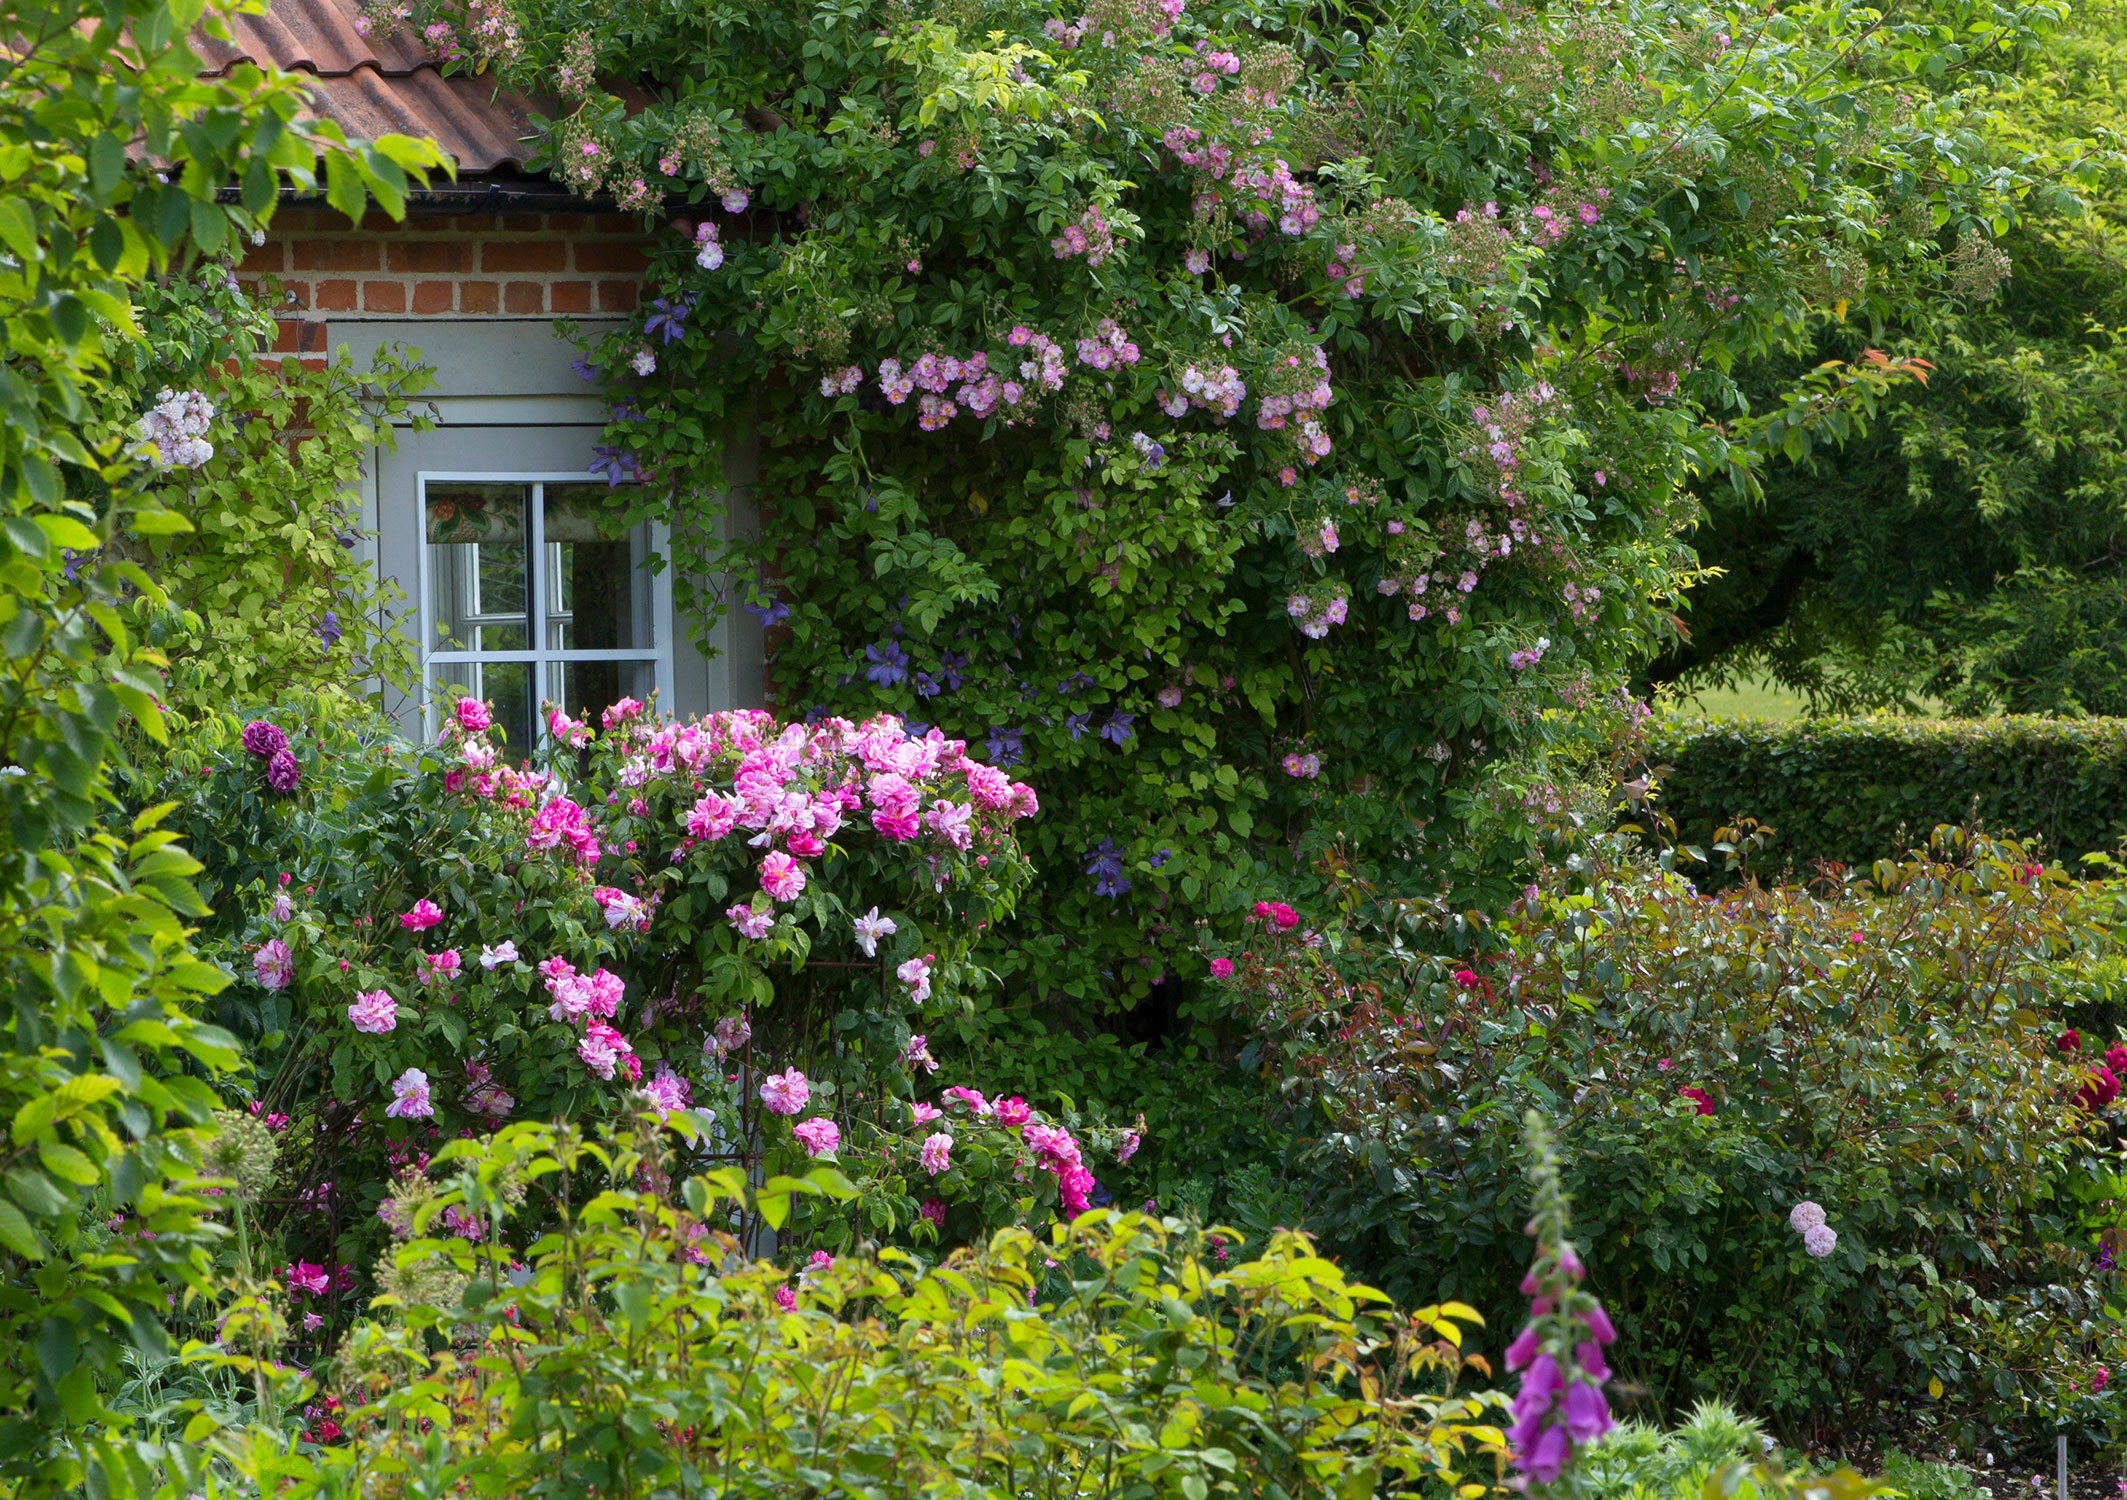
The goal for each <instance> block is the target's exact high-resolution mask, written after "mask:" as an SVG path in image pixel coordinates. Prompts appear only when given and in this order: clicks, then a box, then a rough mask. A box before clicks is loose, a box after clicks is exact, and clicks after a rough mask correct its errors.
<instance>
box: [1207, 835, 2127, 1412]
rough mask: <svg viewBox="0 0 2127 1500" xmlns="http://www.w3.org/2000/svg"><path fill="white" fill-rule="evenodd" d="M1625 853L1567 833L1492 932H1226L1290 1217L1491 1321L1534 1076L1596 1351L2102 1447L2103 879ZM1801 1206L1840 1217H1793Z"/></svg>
mask: <svg viewBox="0 0 2127 1500" xmlns="http://www.w3.org/2000/svg"><path fill="white" fill-rule="evenodd" d="M1636 850H1637V846H1636V845H1635V844H1631V843H1628V842H1626V841H1624V840H1622V839H1619V840H1615V841H1612V840H1609V839H1607V838H1606V839H1604V840H1598V841H1596V842H1595V843H1594V844H1592V845H1590V846H1588V847H1586V848H1584V849H1583V850H1582V851H1581V852H1579V853H1578V854H1577V855H1576V856H1575V859H1574V865H1575V867H1576V869H1577V870H1578V871H1579V872H1580V873H1578V874H1575V873H1572V872H1569V871H1566V870H1557V871H1554V872H1552V873H1550V874H1548V875H1547V876H1546V877H1545V878H1543V879H1542V880H1540V881H1539V882H1538V884H1537V886H1536V887H1535V889H1534V890H1533V892H1532V893H1531V894H1530V895H1529V896H1528V897H1527V898H1526V899H1525V902H1524V903H1521V904H1519V905H1518V907H1517V909H1515V910H1514V911H1512V912H1510V913H1509V914H1507V915H1505V916H1503V917H1502V918H1501V919H1500V920H1499V921H1498V922H1497V923H1496V925H1493V926H1491V927H1490V928H1489V929H1488V930H1487V931H1485V932H1484V934H1483V936H1482V939H1481V941H1480V938H1479V934H1478V931H1477V928H1476V925H1475V924H1473V923H1470V922H1468V921H1466V920H1465V921H1460V922H1449V923H1447V924H1445V926H1444V927H1443V926H1441V925H1438V924H1437V923H1435V922H1433V921H1430V920H1429V921H1427V922H1425V923H1418V922H1416V921H1415V920H1414V918H1415V916H1416V915H1417V914H1416V913H1412V912H1405V913H1402V914H1399V916H1398V925H1397V926H1396V927H1395V928H1391V929H1386V930H1383V929H1381V928H1378V927H1377V926H1376V925H1375V924H1374V923H1373V922H1372V921H1361V920H1357V919H1355V920H1354V921H1352V922H1350V923H1347V924H1343V925H1341V926H1340V927H1338V928H1336V929H1333V930H1331V931H1330V932H1328V933H1326V934H1324V935H1323V940H1322V942H1321V944H1320V946H1318V947H1317V946H1309V945H1308V943H1307V942H1305V941H1304V940H1303V934H1302V933H1301V931H1300V930H1299V929H1298V928H1294V929H1291V930H1289V931H1285V932H1282V933H1281V932H1279V931H1278V930H1277V929H1276V927H1275V924H1274V923H1270V924H1266V926H1265V928H1264V929H1263V930H1261V931H1259V932H1257V933H1255V934H1253V935H1252V936H1251V937H1250V938H1249V940H1248V945H1247V947H1246V948H1245V949H1244V950H1242V951H1241V952H1239V953H1236V954H1235V955H1234V957H1235V960H1236V961H1237V964H1238V969H1237V973H1236V976H1235V979H1234V983H1235V985H1236V987H1237V988H1238V990H1239V992H1240V993H1241V995H1242V996H1244V997H1245V999H1246V1001H1247V1004H1248V1011H1249V1014H1251V1015H1253V1016H1256V1017H1258V1018H1260V1020H1261V1022H1262V1023H1263V1025H1264V1026H1265V1027H1266V1028H1267V1032H1268V1034H1267V1036H1266V1045H1265V1050H1266V1052H1267V1053H1269V1054H1270V1056H1271V1057H1272V1059H1273V1061H1274V1062H1275V1064H1276V1066H1277V1069H1278V1072H1279V1075H1280V1077H1281V1080H1282V1086H1283V1087H1284V1089H1285V1090H1286V1091H1287V1093H1288V1095H1289V1096H1290V1097H1291V1098H1292V1099H1293V1101H1294V1107H1295V1125H1296V1127H1297V1128H1298V1129H1300V1130H1302V1131H1304V1132H1305V1139H1304V1140H1303V1143H1302V1144H1301V1146H1300V1147H1299V1148H1298V1150H1297V1151H1296V1154H1295V1157H1294V1160H1293V1163H1292V1171H1293V1172H1294V1174H1295V1175H1296V1176H1297V1177H1298V1178H1300V1179H1301V1180H1302V1181H1304V1182H1307V1183H1309V1184H1310V1189H1311V1210H1312V1212H1311V1214H1310V1218H1309V1223H1310V1227H1312V1228H1314V1229H1315V1230H1316V1231H1317V1232H1319V1233H1320V1234H1321V1235H1322V1236H1323V1237H1324V1240H1325V1243H1326V1244H1328V1245H1329V1246H1331V1247H1332V1248H1335V1249H1337V1250H1339V1251H1341V1252H1343V1253H1345V1254H1347V1255H1349V1256H1350V1257H1351V1258H1352V1260H1353V1261H1354V1262H1355V1263H1356V1264H1359V1265H1363V1266H1366V1267H1367V1268H1368V1270H1369V1274H1370V1275H1372V1276H1373V1277H1375V1278H1376V1279H1378V1280H1380V1282H1381V1284H1382V1285H1383V1286H1384V1287H1386V1288H1387V1289H1388V1290H1390V1291H1391V1292H1392V1293H1394V1292H1396V1291H1398V1289H1400V1288H1409V1287H1412V1286H1426V1287H1429V1288H1432V1287H1437V1288H1438V1289H1439V1293H1440V1294H1446V1295H1450V1296H1458V1297H1462V1298H1464V1299H1465V1300H1467V1301H1469V1302H1471V1303H1472V1304H1474V1305H1475V1306H1477V1307H1479V1308H1480V1309H1482V1310H1485V1311H1487V1313H1488V1314H1492V1315H1494V1316H1497V1315H1498V1310H1500V1309H1503V1308H1505V1307H1509V1306H1511V1304H1512V1302H1513V1300H1514V1291H1513V1288H1514V1285H1515V1282H1516V1279H1517V1278H1518V1277H1519V1275H1520V1273H1521V1257H1520V1252H1519V1249H1518V1241H1519V1239H1520V1235H1519V1229H1520V1221H1521V1217H1522V1216H1521V1213H1520V1210H1519V1204H1518V1202H1517V1194H1516V1191H1515V1179H1516V1176H1517V1175H1518V1174H1517V1168H1518V1161H1517V1153H1516V1151H1515V1140H1514V1126H1513V1122H1514V1120H1515V1118H1516V1116H1517V1115H1518V1114H1519V1113H1520V1112H1521V1111H1522V1110H1524V1109H1525V1108H1529V1107H1536V1108H1541V1109H1544V1110H1546V1111H1549V1112H1551V1113H1552V1115H1553V1116H1554V1118H1555V1119H1556V1120H1557V1129H1558V1133H1559V1137H1560V1140H1561V1143H1562V1145H1563V1146H1564V1148H1565V1149H1566V1150H1567V1152H1568V1153H1569V1156H1568V1182H1569V1185H1570V1186H1571V1187H1572V1188H1573V1189H1574V1195H1575V1200H1576V1203H1577V1204H1578V1205H1579V1212H1578V1215H1577V1224H1578V1227H1579V1228H1580V1230H1581V1232H1582V1235H1583V1237H1584V1243H1585V1246H1586V1249H1585V1252H1584V1256H1585V1259H1586V1262H1587V1265H1588V1268H1589V1275H1590V1279H1591V1284H1592V1285H1594V1286H1596V1287H1599V1288H1600V1289H1601V1292H1602V1296H1603V1301H1604V1305H1605V1306H1606V1307H1607V1308H1608V1309H1609V1311H1610V1313H1611V1316H1612V1318H1613V1319H1614V1320H1615V1322H1616V1324H1617V1327H1618V1330H1619V1333H1620V1339H1619V1342H1618V1344H1617V1345H1616V1346H1615V1347H1614V1348H1613V1350H1612V1351H1610V1357H1611V1362H1612V1364H1613V1366H1614V1367H1615V1369H1616V1370H1617V1373H1618V1376H1619V1380H1620V1382H1621V1384H1622V1385H1624V1386H1625V1387H1628V1388H1629V1387H1631V1386H1638V1387H1640V1388H1641V1389H1643V1390H1644V1391H1645V1392H1646V1394H1647V1398H1648V1399H1649V1400H1650V1401H1651V1402H1652V1403H1653V1409H1654V1410H1655V1411H1656V1412H1657V1413H1661V1412H1668V1411H1672V1410H1674V1409H1676V1408H1677V1407H1679V1406H1681V1405H1683V1404H1686V1403H1688V1402H1690V1401H1692V1400H1694V1399H1697V1398H1699V1397H1703V1396H1720V1397H1722V1398H1723V1399H1727V1400H1730V1401H1733V1402H1735V1403H1736V1404H1737V1405H1738V1406H1740V1407H1742V1408H1743V1409H1746V1410H1749V1411H1753V1412H1757V1413H1761V1414H1764V1415H1766V1416H1767V1417H1769V1418H1773V1419H1775V1420H1778V1421H1781V1422H1785V1421H1788V1420H1791V1419H1799V1418H1801V1417H1802V1415H1803V1414H1804V1413H1808V1414H1810V1420H1811V1421H1812V1423H1815V1424H1823V1425H1824V1426H1826V1427H1832V1428H1837V1427H1838V1426H1841V1425H1845V1424H1851V1427H1850V1430H1857V1431H1869V1430H1873V1429H1874V1426H1875V1424H1876V1423H1877V1422H1878V1421H1879V1420H1880V1414H1881V1413H1884V1412H1887V1411H1888V1412H1896V1413H1901V1414H1903V1415H1904V1418H1905V1420H1906V1421H1908V1422H1910V1423H1912V1424H1913V1425H1915V1426H1917V1427H1921V1428H1923V1429H1927V1428H1932V1429H1934V1430H1935V1431H1936V1432H1938V1433H1941V1434H1942V1435H1944V1436H1947V1437H1948V1438H1949V1440H1950V1441H1952V1442H1955V1443H1956V1444H1957V1445H1958V1446H1960V1447H1966V1448H1969V1447H1971V1446H1972V1445H1973V1443H1974V1442H1975V1441H1977V1440H1979V1439H1980V1438H1984V1439H1985V1440H1986V1441H1987V1442H1988V1443H1990V1444H1992V1445H1994V1446H1997V1447H1999V1448H2000V1449H2001V1450H2002V1451H2012V1450H2014V1449H2015V1448H2017V1447H2019V1446H2021V1445H2023V1444H2024V1443H2025V1442H2027V1441H2028V1440H2029V1434H2032V1433H2034V1432H2040V1433H2042V1432H2044V1431H2050V1430H2051V1428H2050V1427H2049V1426H2048V1425H2047V1424H2050V1423H2055V1422H2058V1423H2061V1424H2063V1425H2065V1426H2066V1427H2067V1428H2069V1429H2070V1430H2071V1431H2073V1432H2074V1433H2075V1434H2076V1435H2077V1436H2076V1440H2077V1442H2078V1443H2079V1444H2080V1443H2086V1442H2087V1443H2099V1444H2102V1443H2110V1442H2112V1441H2116V1437H2117V1432H2118V1427H2117V1420H2118V1419H2117V1417H2116V1416H2115V1414H2114V1408H2113V1405H2112V1397H2111V1395H2110V1394H2109V1393H2104V1394H2093V1393H2092V1390H2091V1379H2092V1374H2093V1371H2094V1367H2095V1366H2096V1365H2097V1364H2105V1365H2108V1366H2109V1365H2116V1364H2117V1362H2118V1358H2119V1356H2120V1354H2121V1353H2122V1351H2123V1350H2127V1329H2123V1328H2122V1326H2121V1325H2120V1323H2119V1321H2118V1314H2117V1309H2118V1307H2119V1306H2120V1301H2119V1294H2118V1292H2117V1290H2116V1289H2115V1287H2116V1277H2117V1273H2116V1271H2114V1270H2113V1269H2112V1261H2111V1258H2110V1254H2109V1252H2108V1253H2107V1254H2106V1255H2105V1256H2102V1257H2101V1256H2100V1245H2099V1236H2100V1234H2101V1233H2103V1232H2105V1231H2109V1230H2112V1229H2114V1228H2115V1227H2116V1226H2117V1225H2118V1221H2119V1214H2120V1203H2119V1200H2118V1198H2117V1195H2116V1184H2117V1178H2116V1176H2115V1175H2114V1173H2115V1168H2114V1165H2113V1164H2114V1163H2115V1162H2116V1161H2117V1144H2116V1139H2117V1138H2116V1135H2115V1124H2114V1121H2113V1119H2112V1117H2111V1116H2110V1114H2109V1113H2107V1110H2108V1109H2109V1106H2110V1100H2109V1099H2104V1098H2101V1097H2098V1096H2097V1095H2095V1094H2093V1093H2092V1092H2091V1090H2092V1089H2093V1088H2095V1085H2094V1084H2092V1082H2091V1080H2093V1079H2097V1078H2098V1076H2099V1075H2097V1074H2096V1073H2095V1072H2094V1071H2093V1067H2094V1062H2095V1051H2096V1050H2099V1049H2101V1048H2102V1046H2103V1044H2102V1042H2097V1041H2094V1040H2093V1041H2086V1042H2084V1043H2082V1049H2083V1050H2082V1051H2080V1052H2078V1051H2075V1050H2063V1048H2062V1047H2061V1046H2058V1045H2057V1044H2056V1033H2058V1032H2060V1030H2061V1025H2060V1022H2059V1021H2058V1019H2056V1018H2057V1016H2058V1014H2059V1012H2060V1008H2061V1007H2062V1006H2063V1005H2064V1004H2067V1003H2075V1002H2080V1001H2081V999H2082V998H2083V991H2082V989H2081V987H2080V985H2079V983H2078V982H2077V980H2076V979H2075V977H2074V971H2075V969H2076V967H2077V966H2078V965H2079V964H2081V963H2082V962H2083V960H2084V959H2085V958H2086V957H2090V956H2095V955H2099V954H2101V953H2103V952H2104V951H2106V950H2108V949H2109V947H2110V937H2109V935H2108V934H2107V933H2106V932H2105V931H2104V930H2102V929H2101V927H2100V925H2099V919H2100V918H2101V917H2106V916H2109V908H2108V907H2107V906H2105V905H2101V904H2093V903H2092V902H2091V900H2090V898H2089V897H2088V896H2087V895H2086V893H2085V892H2084V891H2083V889H2082V888H2081V887H2080V885H2079V884H2078V883H2077V882H2074V881H2070V880H2068V879H2067V878H2065V877H2064V876H2062V875H2061V874H2060V873H2059V871H2058V870H2054V871H2050V872H2039V871H2038V867H2037V866H2035V865H2033V864H2031V863H2030V858H2029V855H2028V854H2027V853H2025V852H2024V851H2023V850H2021V849H2020V848H2017V847H2015V846H1999V847H1998V846H1994V845H1989V844H1984V843H1980V844H1975V845H1974V846H1973V847H1971V848H1970V849H1969V850H1966V849H1964V848H1963V847H1962V846H1961V841H1960V840H1959V839H1957V838H1955V837H1950V836H1948V835H1946V837H1945V842H1944V843H1943V844H1942V845H1941V846H1939V847H1938V848H1937V849H1936V850H1935V851H1934V852H1933V853H1932V854H1928V855H1916V856H1915V857H1913V858H1912V859H1911V860H1909V861H1908V862H1906V863H1903V864H1884V865H1879V866H1878V867H1877V870H1876V873H1875V878H1874V881H1875V883H1874V885H1873V886H1868V885H1854V886H1848V887H1843V888H1837V889H1835V890H1834V891H1833V892H1832V893H1831V894H1829V895H1827V896H1823V897H1819V896H1813V895H1811V894H1809V893H1808V892H1807V891H1804V890H1801V889H1796V888H1783V889H1777V890H1767V889H1763V888H1761V887H1759V886H1757V885H1755V884H1749V885H1745V886H1744V887H1742V888H1741V889H1739V890H1735V891H1732V892H1730V893H1727V894H1725V895H1723V896H1720V897H1717V898H1714V897H1708V896H1705V895H1703V894H1701V893H1700V892H1698V891H1696V890H1694V889H1692V888H1691V887H1690V885H1689V884H1688V883H1686V882H1685V881H1683V880H1681V879H1680V878H1678V877H1675V876H1672V875H1667V874H1663V873H1661V872H1659V871H1648V870H1646V869H1644V868H1636V867H1634V866H1633V865H1630V864H1617V863H1613V862H1612V861H1614V860H1616V859H1617V858H1618V857H1619V856H1620V854H1622V853H1628V852H1629V853H1631V856H1632V858H1634V859H1638V858H1641V857H1642V856H1640V855H1639V854H1637V852H1636ZM1458 932H1459V934H1460V936H1459V938H1458ZM1397 933H1400V935H1401V937H1402V938H1403V941H1402V942H1400V943H1392V942H1391V941H1390V938H1391V936H1392V935H1395V934H1397ZM1458 948H1460V949H1461V950H1462V951H1461V952H1459V953H1458V952H1457V949H1458ZM1805 1201H1809V1202H1814V1203H1815V1204H1817V1205H1819V1206H1820V1207H1821V1208H1822V1210H1823V1211H1824V1213H1825V1215H1826V1217H1827V1220H1828V1223H1829V1227H1830V1229H1831V1230H1832V1231H1833V1236H1832V1238H1830V1239H1825V1238H1823V1237H1821V1236H1820V1237H1819V1238H1818V1239H1817V1240H1816V1241H1814V1242H1812V1241H1809V1240H1807V1239H1806V1238H1805V1235H1804V1233H1803V1230H1804V1229H1806V1228H1807V1227H1808V1226H1807V1224H1806V1222H1805V1223H1804V1224H1803V1225H1801V1226H1800V1227H1798V1226H1797V1225H1796V1224H1794V1223H1792V1222H1791V1221H1790V1213H1791V1211H1792V1210H1794V1209H1795V1208H1796V1206H1797V1205H1799V1204H1801V1203H1803V1202H1805ZM2112 1238H2113V1237H2108V1238H2107V1239H2106V1240H2105V1243H2106V1244H2107V1245H2109V1244H2111V1243H2112ZM1820 1430H1821V1429H1820Z"/></svg>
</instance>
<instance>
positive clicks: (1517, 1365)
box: [1507, 1323, 1536, 1370]
mask: <svg viewBox="0 0 2127 1500" xmlns="http://www.w3.org/2000/svg"><path fill="white" fill-rule="evenodd" d="M1535 1357H1536V1325H1535V1324H1534V1323H1531V1324H1530V1325H1529V1326H1528V1327H1527V1328H1524V1329H1523V1330H1522V1331H1521V1334H1520V1336H1519V1337H1518V1338H1516V1339H1515V1340H1514V1342H1513V1343H1511V1344H1509V1345H1507V1368H1508V1369H1509V1370H1520V1369H1525V1368H1527V1366H1528V1363H1529V1361H1530V1360H1532V1359H1534V1358H1535Z"/></svg>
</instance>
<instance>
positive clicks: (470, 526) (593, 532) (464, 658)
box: [420, 474, 672, 756]
mask: <svg viewBox="0 0 2127 1500" xmlns="http://www.w3.org/2000/svg"><path fill="white" fill-rule="evenodd" d="M420 491H421V514H422V518H423V530H422V538H423V546H422V548H421V625H422V630H421V640H422V643H423V647H424V653H423V657H424V659H423V666H422V671H423V678H422V682H423V686H424V689H425V698H426V703H425V705H424V721H425V723H426V727H427V728H428V730H429V732H430V733H431V734H433V733H434V731H435V728H436V722H437V720H436V716H437V712H438V710H439V708H440V707H441V706H442V705H445V704H447V703H448V702H449V701H450V699H451V698H452V697H453V696H455V694H456V692H457V691H463V692H466V693H470V694H471V695H472V696H474V697H476V698H484V699H486V700H487V701H488V702H489V703H491V704H492V705H493V706H494V710H495V722H496V727H497V728H499V729H500V730H501V731H502V733H503V736H504V738H505V739H506V741H507V753H508V754H510V755H511V756H518V755H522V754H525V753H526V752H528V751H529V750H530V749H531V748H532V746H533V744H534V743H535V741H536V739H537V737H538V736H539V735H540V734H541V733H543V731H544V728H545V726H544V725H543V724H541V723H540V722H539V721H538V713H539V705H540V702H541V701H542V700H545V701H548V702H552V703H557V704H559V705H561V706H562V707H563V708H565V709H566V710H567V711H568V712H569V713H570V714H572V715H574V716H575V717H578V718H584V717H589V718H591V719H592V720H593V721H594V722H595V721H596V719H597V716H598V715H599V714H600V713H602V712H604V710H605V709H606V708H607V707H608V706H610V705H611V704H613V703H615V702H617V701H619V700H620V699H622V698H640V699H647V698H648V697H649V696H650V694H651V692H652V691H653V690H658V691H661V692H662V693H663V694H664V696H665V697H667V698H670V697H671V678H672V659H671V647H670V643H669V636H670V632H669V631H668V630H665V629H661V628H660V622H662V621H666V620H669V619H670V617H671V614H670V610H671V606H670V602H669V601H668V600H667V598H666V597H665V596H666V593H667V589H668V585H667V580H666V578H665V577H664V575H663V574H661V573H658V572H654V571H653V570H652V566H651V564H652V560H653V559H654V557H655V556H656V547H655V544H656V543H657V542H658V541H659V540H660V539H659V538H658V537H655V536H653V534H652V530H653V529H652V528H651V527H650V526H648V525H639V526H635V527H633V528H630V529H628V530H624V531H620V532H619V533H618V534H617V535H616V534H614V532H613V530H612V529H611V528H612V527H613V524H614V521H615V518H616V515H615V513H616V505H615V499H614V495H613V492H612V490H611V489H609V488H608V487H607V486H606V485H605V484H604V483H603V482H593V483H586V482H584V481H583V479H582V478H581V477H580V476H577V475H570V476H567V477H566V478H563V477H519V476H511V477H490V476H478V477H475V476H464V475H454V474H452V475H444V474H423V475H421V476H420Z"/></svg>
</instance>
